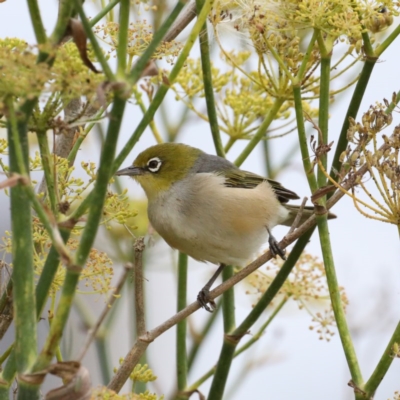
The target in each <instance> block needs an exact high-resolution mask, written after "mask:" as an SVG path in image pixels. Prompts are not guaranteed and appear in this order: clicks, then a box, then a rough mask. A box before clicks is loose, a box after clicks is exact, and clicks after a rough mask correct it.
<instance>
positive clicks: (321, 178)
mask: <svg viewBox="0 0 400 400" xmlns="http://www.w3.org/2000/svg"><path fill="white" fill-rule="evenodd" d="M330 72H331V54H330V53H329V54H327V55H325V56H322V57H321V76H320V94H319V110H318V125H319V129H320V133H319V135H318V145H319V146H321V148H322V147H323V146H324V145H327V144H328V125H329V101H330V94H329V86H330ZM320 160H321V163H322V165H323V166H324V169H325V171H326V169H327V163H328V155H327V153H323V154H321V155H320ZM317 176H318V178H317V179H318V186H319V187H323V186H325V185H326V177H325V175H324V173H323V172H322V170H321V169H318V173H317Z"/></svg>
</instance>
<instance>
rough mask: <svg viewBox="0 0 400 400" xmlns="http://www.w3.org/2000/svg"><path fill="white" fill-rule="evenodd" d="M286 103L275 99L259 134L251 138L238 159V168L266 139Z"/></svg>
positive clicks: (258, 131)
mask: <svg viewBox="0 0 400 400" xmlns="http://www.w3.org/2000/svg"><path fill="white" fill-rule="evenodd" d="M284 102H285V100H284V99H280V98H276V99H275V101H274V104H273V105H272V107H271V108H270V110H269V111H268V114H267V115H266V117H265V119H264V121H263V122H262V123H261V125H260V127H259V128H258V130H257V132H256V133H255V135H254V136H253V137H252V138H251V140H250V141H249V143H247V146H246V147H245V148H244V150H243V151H242V153H241V154H240V155H239V157H238V158H237V159H236V161H235V165H236V166H238V167H240V166H241V165H242V164H243V162H244V161H245V160H246V158H247V157H248V156H249V155H250V153H251V152H252V151H253V150H254V148H255V147H256V146H257V144H258V143H259V142H260V140H261V139H263V138H264V136H265V133H266V131H267V129H268V127H269V126H270V125H271V123H272V121H273V120H274V119H275V117H276V115H277V114H278V112H279V110H280V108H281V106H282V104H283V103H284Z"/></svg>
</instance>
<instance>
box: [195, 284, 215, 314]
mask: <svg viewBox="0 0 400 400" xmlns="http://www.w3.org/2000/svg"><path fill="white" fill-rule="evenodd" d="M197 301H198V302H199V303H200V305H201V306H202V307H203V308H204V309H205V310H206V311H208V312H211V313H212V312H213V311H214V310H215V309H216V307H217V305H216V304H215V301H214V300H213V299H212V298H211V297H210V290H209V289H207V288H206V287H204V288H203V289H201V290H200V292H199V294H198V295H197Z"/></svg>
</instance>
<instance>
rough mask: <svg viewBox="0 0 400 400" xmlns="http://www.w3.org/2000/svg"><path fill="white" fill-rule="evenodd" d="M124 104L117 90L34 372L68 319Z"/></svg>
mask: <svg viewBox="0 0 400 400" xmlns="http://www.w3.org/2000/svg"><path fill="white" fill-rule="evenodd" d="M125 104H126V99H125V98H123V97H122V96H121V94H120V93H116V96H115V100H114V104H113V108H112V111H111V114H110V122H109V125H108V131H107V136H106V140H105V143H104V146H103V150H102V153H101V158H100V166H99V169H98V173H97V179H96V183H95V187H94V190H93V195H92V202H91V206H90V211H89V215H88V218H87V223H86V226H85V229H84V231H83V233H82V238H81V241H80V244H79V247H78V250H77V252H76V255H75V265H73V266H70V268H69V269H67V272H66V276H65V281H64V285H63V289H62V292H61V297H60V301H59V304H58V308H57V310H56V313H55V315H54V319H53V322H52V324H51V328H50V333H49V335H48V337H47V339H46V342H45V345H44V347H43V350H42V351H41V353H40V355H39V357H38V358H37V360H36V362H35V365H34V368H33V371H40V370H42V369H43V368H45V367H46V366H47V365H48V364H49V362H50V361H51V359H52V357H53V355H54V352H55V350H56V348H57V346H58V344H59V341H60V338H61V334H62V332H63V329H64V326H65V324H66V322H67V318H68V315H69V311H70V308H71V304H72V300H73V298H74V294H75V290H76V285H77V283H78V280H79V276H80V271H81V270H82V268H83V267H84V265H85V262H86V259H87V257H88V255H89V252H90V250H91V248H92V245H93V241H94V239H95V236H96V232H97V228H98V225H99V222H100V219H101V215H102V210H103V204H104V200H105V196H106V192H107V187H108V182H109V180H110V178H111V169H112V163H113V159H114V154H115V148H116V143H117V139H118V133H119V130H120V127H121V121H122V116H123V112H124V109H125Z"/></svg>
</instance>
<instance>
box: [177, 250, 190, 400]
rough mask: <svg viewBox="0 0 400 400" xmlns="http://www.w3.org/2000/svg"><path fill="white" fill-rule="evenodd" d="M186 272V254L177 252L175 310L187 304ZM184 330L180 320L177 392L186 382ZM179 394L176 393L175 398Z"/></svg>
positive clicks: (184, 323)
mask: <svg viewBox="0 0 400 400" xmlns="http://www.w3.org/2000/svg"><path fill="white" fill-rule="evenodd" d="M187 272H188V256H187V255H186V254H183V253H179V260H178V299H177V300H178V301H177V312H179V311H180V310H183V309H184V308H185V307H186V305H187ZM186 331H187V321H186V319H184V320H182V321H181V322H179V323H178V324H177V327H176V369H177V370H176V373H177V384H178V392H181V391H183V390H184V389H185V387H186V384H187V372H188V367H187V351H186ZM179 398H180V396H179V394H178V396H177V399H179Z"/></svg>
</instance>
